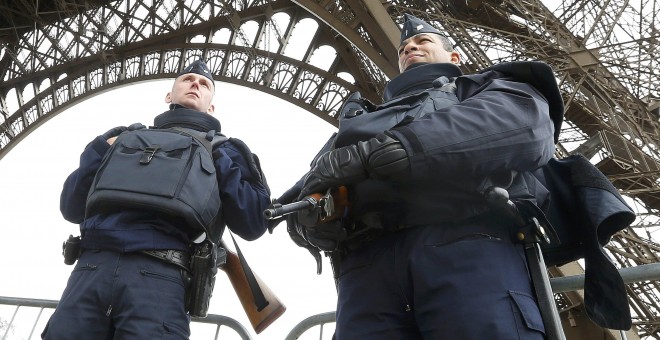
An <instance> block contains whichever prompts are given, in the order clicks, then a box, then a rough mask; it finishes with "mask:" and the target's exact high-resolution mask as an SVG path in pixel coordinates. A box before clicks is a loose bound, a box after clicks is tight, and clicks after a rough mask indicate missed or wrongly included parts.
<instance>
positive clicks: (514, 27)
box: [0, 0, 660, 339]
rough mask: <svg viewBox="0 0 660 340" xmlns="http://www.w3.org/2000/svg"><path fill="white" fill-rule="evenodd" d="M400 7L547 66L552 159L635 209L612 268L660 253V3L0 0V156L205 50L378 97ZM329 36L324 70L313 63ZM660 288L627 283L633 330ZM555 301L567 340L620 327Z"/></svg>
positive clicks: (460, 45)
mask: <svg viewBox="0 0 660 340" xmlns="http://www.w3.org/2000/svg"><path fill="white" fill-rule="evenodd" d="M403 13H411V14H413V15H415V16H418V17H420V18H423V19H425V20H426V21H429V22H431V23H433V24H434V25H435V26H436V27H438V28H439V29H441V30H442V31H444V32H446V34H447V35H448V37H449V38H450V39H451V40H452V41H453V42H454V43H455V48H456V49H457V51H459V53H460V54H461V59H462V60H463V64H462V65H461V68H462V69H463V71H464V72H465V73H469V72H473V71H476V70H479V69H482V68H485V67H488V66H490V65H493V64H495V63H498V62H502V61H513V60H541V61H544V62H546V63H548V64H550V65H551V66H552V67H553V69H554V70H555V73H556V79H557V82H558V84H559V86H560V89H561V91H562V95H563V99H564V102H565V105H566V111H565V122H564V124H563V128H562V131H561V136H560V141H559V143H558V145H557V157H565V156H568V155H571V154H575V153H580V154H582V155H585V156H586V157H587V158H589V159H591V160H592V161H593V162H594V164H596V166H597V167H598V168H599V169H600V170H601V171H602V172H603V173H604V174H606V175H607V177H608V178H609V179H610V180H611V181H612V183H613V184H614V185H615V187H616V188H617V189H618V190H619V191H620V192H621V194H622V195H624V196H625V197H628V198H630V201H631V202H633V204H634V206H635V208H636V212H637V216H638V218H637V220H636V221H635V222H634V224H633V225H632V226H631V227H630V228H627V229H625V230H623V231H621V232H619V233H618V234H616V235H615V236H614V237H613V238H612V240H611V242H610V243H609V244H608V246H607V252H608V255H609V256H610V257H611V258H612V260H613V261H614V262H615V264H616V265H617V266H618V267H619V268H627V267H634V266H638V265H642V264H650V263H657V262H660V257H659V255H660V245H659V244H658V243H656V241H655V240H654V238H653V233H654V232H656V231H657V229H658V227H660V225H659V217H660V213H659V210H658V209H660V150H659V149H658V147H659V144H660V90H658V89H659V88H660V79H659V73H658V69H659V67H660V62H659V61H658V58H659V57H660V49H659V47H658V44H659V41H660V27H658V23H659V22H660V0H640V1H635V2H631V1H623V0H611V1H591V0H567V1H562V2H559V1H540V0H525V1H523V0H447V1H437V0H389V1H388V0H380V1H379V0H215V1H212V0H194V1H193V0H191V1H183V0H130V1H129V0H122V1H109V0H1V1H0V77H1V82H0V159H2V157H3V156H4V155H6V154H7V153H8V152H9V151H10V150H11V149H12V148H13V147H14V146H16V145H17V144H18V143H19V142H20V141H21V140H22V139H23V138H24V137H25V136H27V135H28V134H30V133H31V132H32V131H35V130H36V129H37V128H38V127H39V126H40V125H42V124H43V123H44V122H46V121H48V120H49V119H50V118H52V117H54V116H56V115H57V114H58V113H60V112H63V111H64V110H66V109H67V108H69V107H71V106H73V105H74V104H76V103H79V102H81V101H84V100H85V99H87V98H89V97H91V96H93V95H95V94H98V93H100V92H103V91H108V90H110V89H113V88H116V87H120V86H124V85H127V84H132V83H136V82H140V81H145V80H152V79H159V78H168V77H170V78H172V77H174V76H175V75H176V74H177V73H178V72H179V70H181V69H182V67H183V66H184V65H186V64H188V63H189V62H191V61H192V60H195V59H199V58H203V59H205V60H207V61H208V64H209V65H210V67H211V69H212V72H213V73H214V74H215V76H216V79H217V80H219V81H222V82H228V83H233V84H238V85H241V86H245V87H248V88H251V89H254V90H257V91H261V92H264V93H267V94H271V95H273V96H276V97H278V98H281V99H284V100H286V101H288V102H290V103H292V104H294V105H297V106H299V107H301V108H303V109H305V110H306V111H308V112H309V113H311V114H314V115H316V116H318V117H320V118H321V119H324V120H325V121H327V122H329V123H331V124H334V125H335V126H336V125H337V111H338V110H339V107H340V105H341V103H342V102H343V100H344V99H345V98H346V97H347V96H348V95H349V94H350V93H351V92H353V91H360V92H361V93H362V95H363V96H365V97H367V98H368V99H370V100H371V101H373V102H376V103H377V102H380V97H381V94H382V91H383V88H384V85H385V83H386V81H387V80H388V79H391V78H393V77H395V76H396V75H397V74H398V67H397V57H396V53H395V52H394V51H395V49H396V48H397V46H398V40H399V27H400V24H401V21H402V14H403ZM309 20H311V21H313V22H315V23H316V26H317V29H316V30H315V32H314V34H313V36H312V38H311V40H310V41H309V43H308V45H307V46H306V49H304V50H303V51H302V53H298V54H299V55H300V57H292V56H291V53H288V52H290V50H288V48H289V47H290V46H291V41H292V39H294V38H295V37H296V35H295V33H296V28H297V27H298V26H299V24H300V23H301V22H302V21H309ZM248 26H249V27H252V28H251V29H248ZM248 32H250V33H248ZM328 47H330V48H331V49H332V50H333V53H335V54H336V56H335V58H334V60H333V61H332V63H331V64H330V66H329V67H326V68H320V67H317V66H314V65H313V63H310V61H311V60H312V58H313V56H314V53H315V52H317V51H319V50H320V49H323V48H328ZM5 194H7V193H5ZM550 272H551V274H552V275H553V276H563V275H567V272H566V269H563V268H557V267H555V268H550ZM659 288H660V287H659V285H658V282H655V281H643V282H635V283H629V284H627V291H628V294H629V303H630V308H631V312H632V315H633V324H634V327H633V333H635V334H633V335H635V336H637V337H638V338H643V339H660V329H659V327H660V305H659V304H660V295H659ZM555 300H556V302H557V304H558V306H559V310H560V314H561V318H562V322H563V324H564V329H565V330H566V333H567V335H569V339H570V338H574V339H581V338H583V339H595V338H603V339H614V337H612V334H611V332H610V333H608V332H606V331H605V330H599V329H597V328H595V327H594V325H593V324H590V323H589V321H588V320H587V319H586V318H585V317H584V306H583V296H581V294H579V293H578V292H569V293H560V294H555ZM571 329H581V331H575V330H571Z"/></svg>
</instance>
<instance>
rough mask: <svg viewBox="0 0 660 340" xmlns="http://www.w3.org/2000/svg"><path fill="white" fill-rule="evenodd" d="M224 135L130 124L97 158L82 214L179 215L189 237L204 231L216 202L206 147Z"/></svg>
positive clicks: (210, 223) (217, 208)
mask: <svg viewBox="0 0 660 340" xmlns="http://www.w3.org/2000/svg"><path fill="white" fill-rule="evenodd" d="M227 139H228V138H227V137H226V136H224V135H222V134H220V133H216V132H215V131H209V132H207V133H204V132H200V131H196V130H192V129H187V128H181V127H172V128H166V129H157V128H149V129H147V128H146V127H145V126H144V125H142V124H139V123H138V124H133V125H131V126H130V127H129V128H128V130H127V131H125V132H123V133H122V134H120V135H119V136H118V137H117V139H116V140H115V142H114V143H113V144H112V146H111V148H110V150H108V152H107V153H106V154H105V156H104V157H103V160H102V161H101V166H100V167H99V170H98V171H97V173H96V177H95V178H94V181H93V183H92V186H91V188H90V191H89V193H88V196H87V205H86V209H85V215H86V216H87V217H89V216H92V215H95V214H98V213H104V212H112V211H117V210H123V209H131V210H150V211H155V212H159V213H164V214H166V215H170V216H174V217H179V218H183V219H184V220H185V221H186V223H187V226H185V227H186V229H184V231H185V232H186V233H188V235H189V236H191V237H193V238H194V237H196V236H199V235H200V234H201V233H202V232H207V234H208V233H209V232H210V229H211V228H212V227H213V225H214V223H215V219H216V216H218V214H219V212H220V211H221V207H222V203H221V201H220V195H219V191H218V182H217V179H216V171H215V166H214V164H213V156H212V150H213V147H214V146H215V145H217V144H219V143H222V142H224V141H226V140H227Z"/></svg>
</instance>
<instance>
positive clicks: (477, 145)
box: [391, 74, 554, 180]
mask: <svg viewBox="0 0 660 340" xmlns="http://www.w3.org/2000/svg"><path fill="white" fill-rule="evenodd" d="M487 77H490V78H489V79H485V80H484V79H483V78H481V79H480V80H481V81H480V82H474V81H473V80H471V79H469V78H466V79H461V78H459V80H457V86H458V91H457V95H458V97H459V101H460V102H459V103H458V104H456V105H454V106H451V107H448V108H445V109H441V110H438V111H435V112H432V113H429V114H427V115H426V116H424V117H422V118H420V119H416V120H413V121H411V122H410V123H408V124H406V125H403V126H399V127H395V128H394V129H393V130H392V131H391V132H392V133H393V134H394V136H396V137H397V138H398V139H399V140H400V141H401V142H402V144H403V145H404V148H405V149H406V151H407V152H408V155H409V156H410V159H411V169H412V173H411V175H412V178H413V179H426V178H431V177H434V178H446V179H449V180H451V179H464V178H475V177H484V176H490V175H492V174H496V173H500V172H505V171H511V170H515V171H527V170H533V169H535V168H537V167H539V166H541V165H544V164H546V163H547V162H548V160H550V159H551V158H552V155H553V153H554V139H553V134H554V126H553V123H552V121H551V119H550V114H549V108H548V102H547V101H546V99H545V97H543V95H541V94H540V93H539V92H538V91H537V90H536V89H535V88H534V87H533V86H531V85H529V84H526V83H521V82H515V81H512V80H509V79H506V78H499V77H496V76H494V74H490V75H489V76H487Z"/></svg>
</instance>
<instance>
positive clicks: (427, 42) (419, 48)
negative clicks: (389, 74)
mask: <svg viewBox="0 0 660 340" xmlns="http://www.w3.org/2000/svg"><path fill="white" fill-rule="evenodd" d="M459 62H460V59H459V55H458V52H456V51H447V50H445V49H444V48H443V47H442V41H441V40H440V36H439V35H437V34H433V33H430V34H427V33H420V34H417V35H414V36H412V37H410V38H408V39H406V40H404V41H403V42H402V43H401V46H399V71H400V72H403V71H405V70H406V69H407V68H408V66H410V65H412V64H415V63H452V64H458V63H459Z"/></svg>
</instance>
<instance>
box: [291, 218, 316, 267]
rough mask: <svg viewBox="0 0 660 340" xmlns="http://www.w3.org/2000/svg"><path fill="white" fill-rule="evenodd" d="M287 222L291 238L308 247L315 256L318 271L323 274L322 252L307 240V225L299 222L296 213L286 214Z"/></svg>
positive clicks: (301, 245)
mask: <svg viewBox="0 0 660 340" xmlns="http://www.w3.org/2000/svg"><path fill="white" fill-rule="evenodd" d="M286 224H287V228H286V230H287V232H288V233H289V237H291V240H293V242H294V243H295V244H296V245H297V246H299V247H303V248H305V249H307V251H309V253H310V254H312V256H314V260H316V273H317V274H319V275H321V271H322V270H323V269H322V259H321V252H319V249H318V248H317V247H315V246H314V245H312V244H311V243H309V241H307V238H306V237H307V235H306V233H305V227H303V226H301V225H300V224H299V223H298V221H297V218H296V214H289V215H286Z"/></svg>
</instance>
